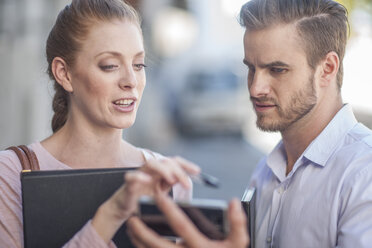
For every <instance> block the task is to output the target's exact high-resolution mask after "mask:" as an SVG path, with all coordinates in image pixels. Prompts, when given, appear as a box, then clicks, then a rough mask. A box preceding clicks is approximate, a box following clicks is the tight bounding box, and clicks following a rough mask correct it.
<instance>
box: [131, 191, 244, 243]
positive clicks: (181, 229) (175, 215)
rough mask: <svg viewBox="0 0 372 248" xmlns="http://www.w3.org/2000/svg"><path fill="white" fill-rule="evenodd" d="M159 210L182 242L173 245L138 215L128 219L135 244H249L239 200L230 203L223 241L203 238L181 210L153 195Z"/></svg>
mask: <svg viewBox="0 0 372 248" xmlns="http://www.w3.org/2000/svg"><path fill="white" fill-rule="evenodd" d="M155 199H156V202H157V205H158V207H159V209H161V211H162V212H163V214H164V216H165V217H166V219H167V221H168V223H169V225H170V226H171V227H172V228H173V230H174V232H175V233H177V234H178V235H179V236H180V237H181V238H182V239H183V242H182V243H178V244H174V243H171V242H169V241H168V240H166V239H164V238H162V237H160V236H159V235H158V234H157V233H155V232H154V231H153V230H151V229H149V228H148V227H147V226H146V225H145V224H144V223H143V222H142V221H141V220H140V219H139V218H138V217H136V216H133V217H131V218H130V219H129V220H128V233H129V236H130V238H131V240H132V242H133V244H134V245H136V247H146V248H150V247H153V248H177V247H188V248H197V247H198V248H199V247H213V248H246V247H247V246H248V244H249V237H248V232H247V222H246V216H245V213H244V212H243V209H242V208H241V203H240V202H239V201H238V200H236V199H235V200H233V201H232V202H231V203H230V205H229V211H228V214H229V222H230V233H229V235H228V237H227V238H226V239H225V240H222V241H220V240H210V239H208V238H207V237H205V236H204V235H203V234H202V233H200V232H199V230H198V229H197V228H196V227H195V225H194V224H193V223H192V222H191V220H190V219H189V218H188V217H187V216H186V215H185V214H184V213H183V211H182V210H181V209H180V208H179V207H178V206H177V205H176V204H175V203H174V202H173V201H172V199H170V198H169V197H168V196H167V195H165V194H159V195H157V196H156V197H155Z"/></svg>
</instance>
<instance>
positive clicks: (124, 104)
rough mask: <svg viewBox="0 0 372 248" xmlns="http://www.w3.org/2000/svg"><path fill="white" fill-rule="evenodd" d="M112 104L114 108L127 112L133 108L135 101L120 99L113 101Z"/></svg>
mask: <svg viewBox="0 0 372 248" xmlns="http://www.w3.org/2000/svg"><path fill="white" fill-rule="evenodd" d="M112 104H113V106H114V109H115V110H117V111H119V112H122V113H128V112H132V111H133V110H134V107H135V105H136V101H135V100H134V99H120V100H117V101H114V102H113V103H112Z"/></svg>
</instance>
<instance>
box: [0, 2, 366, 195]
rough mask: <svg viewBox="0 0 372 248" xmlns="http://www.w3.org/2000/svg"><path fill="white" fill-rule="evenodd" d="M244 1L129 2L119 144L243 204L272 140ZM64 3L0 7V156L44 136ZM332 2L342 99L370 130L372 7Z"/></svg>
mask: <svg viewBox="0 0 372 248" xmlns="http://www.w3.org/2000/svg"><path fill="white" fill-rule="evenodd" d="M246 1H247V0H131V1H128V2H130V3H131V4H132V5H133V6H135V8H136V9H137V10H138V11H139V12H140V14H141V16H142V19H143V33H144V39H145V46H146V53H147V61H146V64H147V65H148V68H147V69H146V73H147V87H146V90H145V93H144V97H143V100H142V103H141V107H140V110H139V113H138V118H137V121H136V123H135V125H134V126H133V127H132V128H130V129H129V130H126V131H125V133H124V136H125V137H124V138H125V139H127V140H129V141H130V142H132V143H133V144H135V145H137V146H140V147H145V148H149V149H152V150H154V151H157V152H160V153H162V154H165V155H181V156H184V157H186V158H187V159H189V160H191V161H194V162H196V163H197V164H199V165H200V166H201V167H202V168H203V170H204V171H205V172H207V173H209V174H212V175H214V176H216V177H218V178H220V180H221V187H220V188H219V189H210V188H207V187H205V186H203V185H198V184H196V185H195V190H194V195H195V196H196V197H204V198H219V199H230V198H231V197H234V196H235V197H241V196H242V194H243V192H244V189H245V187H246V185H247V184H248V182H249V178H250V176H251V173H252V170H253V169H254V167H255V164H256V163H257V162H258V161H259V159H260V158H261V157H262V156H263V155H265V154H267V153H268V152H269V151H270V150H271V149H272V148H273V147H274V146H275V144H276V143H277V142H278V140H279V139H280V136H279V134H277V133H263V132H260V131H259V130H258V129H257V128H256V127H255V115H254V113H253V111H252V107H251V106H250V102H249V95H248V91H247V86H246V76H247V69H246V68H245V66H244V65H243V63H242V59H243V42H242V40H243V33H244V29H243V28H242V27H240V26H239V24H238V21H237V20H238V13H239V10H240V7H241V6H242V4H244V3H245V2H246ZM69 2H70V1H68V0H0V86H1V87H0V149H4V148H6V147H7V146H10V145H16V144H28V143H31V142H33V141H36V140H42V139H44V138H45V137H47V136H48V135H50V134H51V128H50V121H51V118H52V111H51V100H52V96H53V88H52V84H51V82H50V80H49V79H48V77H47V75H46V69H47V64H46V59H45V42H46V38H47V35H48V32H49V30H50V29H51V27H52V25H53V23H54V21H55V18H56V16H57V14H58V12H59V10H61V9H62V8H63V7H64V6H65V5H66V4H68V3H69ZM340 2H342V3H343V4H345V6H346V7H347V8H348V10H349V15H350V24H351V29H350V39H349V43H348V48H347V52H346V56H345V60H344V65H345V77H344V86H343V90H342V91H343V98H344V101H345V102H348V103H351V105H352V106H353V108H354V110H355V112H356V114H357V118H358V119H359V120H360V121H361V122H363V123H364V124H365V125H367V126H369V127H370V128H371V127H372V101H371V96H370V95H371V92H372V76H371V63H370V59H371V58H372V1H371V0H343V1H341V0H340Z"/></svg>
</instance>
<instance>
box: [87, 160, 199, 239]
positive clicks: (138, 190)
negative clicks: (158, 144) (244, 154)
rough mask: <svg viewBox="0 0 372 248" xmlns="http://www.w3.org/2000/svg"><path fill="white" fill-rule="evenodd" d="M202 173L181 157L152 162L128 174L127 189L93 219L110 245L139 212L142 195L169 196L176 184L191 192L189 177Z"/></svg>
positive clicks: (112, 198) (113, 198) (115, 196)
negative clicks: (124, 223)
mask: <svg viewBox="0 0 372 248" xmlns="http://www.w3.org/2000/svg"><path fill="white" fill-rule="evenodd" d="M199 172H200V169H199V167H198V166H196V165H195V164H193V163H191V162H189V161H187V160H185V159H183V158H180V157H175V158H164V159H162V160H155V159H152V160H148V161H147V163H146V164H145V165H144V166H142V167H141V168H140V169H138V170H134V171H130V172H127V173H126V174H125V177H124V178H125V180H124V181H125V183H124V184H123V186H121V187H120V188H119V189H118V190H117V191H116V192H115V193H114V194H113V195H112V196H111V197H110V198H109V199H108V200H107V201H106V202H104V203H103V204H102V205H101V206H100V207H99V209H98V211H97V212H96V214H95V216H94V217H93V219H92V225H93V227H94V228H95V229H96V231H97V232H98V234H99V235H100V236H101V237H102V238H103V239H104V240H105V241H106V242H107V243H108V242H109V241H110V240H111V239H112V237H113V236H114V234H115V233H116V231H117V230H118V229H119V228H120V226H121V225H122V224H123V222H124V221H125V220H127V219H128V218H129V217H130V216H131V215H132V214H133V213H135V212H136V210H137V205H138V199H139V198H140V197H141V196H143V195H149V196H154V195H155V192H157V194H158V193H160V194H162V193H164V194H167V193H168V192H169V190H170V189H171V187H172V185H174V184H176V183H180V184H181V185H182V186H183V187H185V188H186V189H189V188H191V183H190V179H189V177H188V175H189V174H198V173H199Z"/></svg>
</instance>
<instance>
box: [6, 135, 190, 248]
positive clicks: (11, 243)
mask: <svg viewBox="0 0 372 248" xmlns="http://www.w3.org/2000/svg"><path fill="white" fill-rule="evenodd" d="M30 147H31V148H32V149H33V151H34V152H35V153H36V156H37V158H38V160H39V164H40V170H65V169H71V167H69V166H68V165H66V164H63V163H62V162H60V161H58V160H57V159H56V158H54V157H53V156H52V155H51V154H50V153H49V152H48V151H47V150H46V149H45V148H44V147H43V146H42V145H41V144H40V143H39V142H36V143H33V144H31V145H30ZM142 153H143V155H144V157H145V160H148V159H150V158H155V159H160V158H162V157H163V156H162V155H160V154H158V153H155V152H151V151H149V150H145V149H142ZM21 170H22V166H21V163H20V162H19V159H18V157H17V155H16V154H15V153H14V152H13V151H9V150H6V151H0V247H9V248H10V247H23V223H22V221H23V219H22V196H21V181H20V172H21ZM191 194H192V191H191V190H185V189H183V188H182V187H181V186H180V185H176V186H174V187H173V195H174V198H175V199H178V200H185V199H191ZM64 247H68V248H76V247H90V248H95V247H97V248H98V247H105V248H106V247H116V246H115V244H114V243H113V242H110V244H106V243H105V242H104V241H103V239H102V238H101V237H100V236H99V235H98V234H97V232H96V230H95V229H94V228H93V226H92V224H91V222H90V221H88V222H87V223H86V224H85V226H84V227H83V228H82V229H81V230H80V231H79V232H78V233H76V234H75V236H74V237H72V239H71V240H70V241H69V242H68V243H67V244H66V245H65V246H64Z"/></svg>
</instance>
